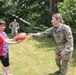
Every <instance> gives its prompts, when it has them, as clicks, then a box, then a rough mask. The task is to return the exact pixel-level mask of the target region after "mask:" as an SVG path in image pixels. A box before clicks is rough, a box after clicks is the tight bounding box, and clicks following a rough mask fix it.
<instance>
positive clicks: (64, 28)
mask: <svg viewBox="0 0 76 75" xmlns="http://www.w3.org/2000/svg"><path fill="white" fill-rule="evenodd" d="M47 34H53V36H54V38H55V41H56V43H57V45H58V47H60V48H61V51H63V52H64V53H65V54H66V53H67V52H71V51H72V50H73V35H72V31H71V28H70V27H69V26H68V25H65V24H61V25H60V26H59V27H51V28H48V29H47V30H45V31H44V32H38V33H32V36H43V35H47Z"/></svg>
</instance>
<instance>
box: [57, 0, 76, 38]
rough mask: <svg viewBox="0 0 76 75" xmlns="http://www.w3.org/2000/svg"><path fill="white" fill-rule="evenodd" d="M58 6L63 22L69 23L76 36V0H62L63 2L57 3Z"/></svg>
mask: <svg viewBox="0 0 76 75" xmlns="http://www.w3.org/2000/svg"><path fill="white" fill-rule="evenodd" d="M58 8H59V11H60V12H61V14H62V16H63V20H64V22H65V23H66V24H68V25H70V27H71V28H72V31H73V33H74V38H76V26H75V25H76V17H75V16H76V0H64V2H63V3H62V2H61V3H59V4H58Z"/></svg>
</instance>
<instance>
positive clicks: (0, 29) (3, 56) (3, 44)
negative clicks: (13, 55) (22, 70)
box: [0, 19, 23, 75]
mask: <svg viewBox="0 0 76 75" xmlns="http://www.w3.org/2000/svg"><path fill="white" fill-rule="evenodd" d="M5 28H6V22H5V21H3V20H2V19H0V60H1V63H2V65H3V72H4V74H3V75H11V74H9V48H8V44H17V43H20V42H22V41H23V40H18V41H15V40H14V39H9V38H8V36H7V34H6V33H5V32H4V30H5Z"/></svg>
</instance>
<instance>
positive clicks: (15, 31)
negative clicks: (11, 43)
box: [9, 19, 19, 37]
mask: <svg viewBox="0 0 76 75" xmlns="http://www.w3.org/2000/svg"><path fill="white" fill-rule="evenodd" d="M9 28H10V29H11V35H12V37H14V36H15V35H17V34H18V29H19V23H18V22H16V19H14V21H13V22H11V23H10V25H9Z"/></svg>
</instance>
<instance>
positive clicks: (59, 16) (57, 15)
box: [52, 13, 63, 23]
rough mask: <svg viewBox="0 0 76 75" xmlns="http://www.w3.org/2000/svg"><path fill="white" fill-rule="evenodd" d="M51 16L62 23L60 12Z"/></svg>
mask: <svg viewBox="0 0 76 75" xmlns="http://www.w3.org/2000/svg"><path fill="white" fill-rule="evenodd" d="M52 17H55V18H56V20H59V21H60V22H61V23H63V19H62V16H61V14H60V13H55V14H53V15H52Z"/></svg>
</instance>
